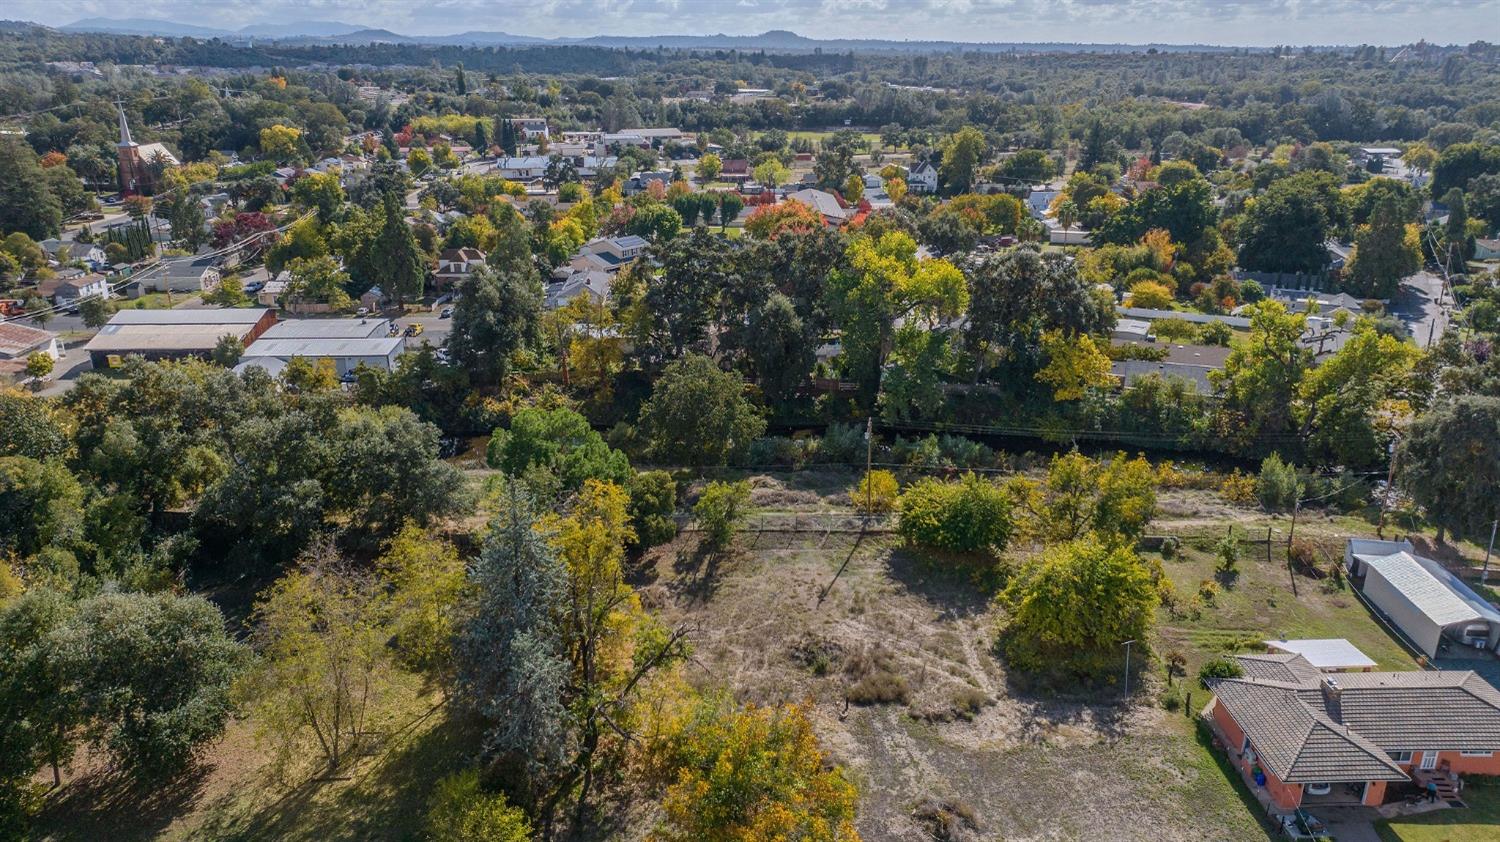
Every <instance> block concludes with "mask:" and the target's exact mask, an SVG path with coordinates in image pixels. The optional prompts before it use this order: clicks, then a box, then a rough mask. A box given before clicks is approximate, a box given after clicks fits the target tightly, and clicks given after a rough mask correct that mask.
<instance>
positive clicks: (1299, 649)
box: [1266, 637, 1377, 672]
mask: <svg viewBox="0 0 1500 842" xmlns="http://www.w3.org/2000/svg"><path fill="white" fill-rule="evenodd" d="M1266 648H1267V649H1270V650H1271V651H1272V652H1281V653H1285V654H1288V655H1301V656H1302V657H1303V658H1305V659H1306V660H1307V662H1308V663H1310V664H1312V665H1313V666H1315V667H1317V668H1318V669H1319V670H1320V671H1322V672H1369V671H1370V670H1372V669H1375V667H1376V666H1377V664H1376V663H1375V662H1374V661H1373V660H1371V659H1370V656H1369V655H1366V654H1365V653H1363V652H1361V651H1359V648H1358V647H1356V646H1355V645H1354V644H1352V643H1350V642H1349V641H1347V640H1345V639H1343V638H1342V637H1331V638H1319V639H1300V640H1268V641H1266Z"/></svg>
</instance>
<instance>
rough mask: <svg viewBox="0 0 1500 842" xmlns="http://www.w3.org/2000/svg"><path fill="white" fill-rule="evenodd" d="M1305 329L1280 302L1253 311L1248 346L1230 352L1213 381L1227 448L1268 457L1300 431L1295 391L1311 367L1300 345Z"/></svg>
mask: <svg viewBox="0 0 1500 842" xmlns="http://www.w3.org/2000/svg"><path fill="white" fill-rule="evenodd" d="M1305 325H1306V317H1305V316H1304V315H1303V314H1301V313H1288V312H1287V310H1286V307H1285V306H1283V305H1282V304H1281V303H1280V302H1277V301H1262V302H1261V303H1259V304H1255V305H1252V307H1251V311H1250V341H1249V342H1247V343H1245V344H1244V345H1242V346H1240V347H1238V348H1235V349H1234V350H1232V351H1230V352H1229V358H1228V359H1227V360H1225V362H1224V370H1223V371H1217V372H1211V373H1210V374H1209V379H1210V380H1211V381H1213V383H1214V386H1215V389H1216V390H1217V391H1218V393H1219V394H1220V395H1221V396H1222V403H1221V406H1220V413H1221V419H1220V422H1219V429H1220V431H1221V433H1222V434H1223V435H1224V437H1225V439H1226V442H1227V443H1229V444H1230V445H1231V446H1232V447H1234V448H1235V449H1236V450H1239V451H1241V452H1247V453H1255V452H1265V451H1266V450H1269V449H1271V448H1273V447H1274V446H1275V445H1277V444H1280V443H1282V442H1284V441H1285V437H1286V436H1287V435H1288V434H1289V433H1293V432H1295V427H1296V398H1297V390H1298V388H1299V387H1300V385H1301V383H1302V377H1303V375H1304V374H1305V373H1306V372H1307V369H1308V368H1309V367H1310V366H1311V364H1312V351H1311V349H1309V348H1308V347H1307V346H1306V345H1303V344H1302V343H1301V342H1300V341H1299V340H1300V339H1301V337H1302V332H1303V330H1304V328H1305Z"/></svg>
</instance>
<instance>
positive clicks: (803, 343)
mask: <svg viewBox="0 0 1500 842" xmlns="http://www.w3.org/2000/svg"><path fill="white" fill-rule="evenodd" d="M816 342H817V336H815V335H813V334H812V332H811V331H809V330H808V329H807V325H806V324H805V323H804V322H803V321H802V317H801V316H800V315H798V314H797V306H796V305H795V304H793V303H792V300H791V299H790V298H787V297H786V296H785V295H783V294H781V293H780V292H775V293H772V294H771V295H770V296H769V297H768V298H767V299H766V301H765V303H764V304H762V305H761V306H760V307H759V308H758V309H756V310H755V312H753V313H752V314H751V315H750V322H749V324H748V325H747V326H746V331H745V351H746V358H747V361H748V362H749V363H750V367H751V370H752V371H753V372H754V374H755V379H756V382H757V383H758V384H759V385H760V389H761V392H763V393H764V394H765V396H766V400H767V401H768V402H770V403H771V404H773V405H775V404H780V403H783V402H785V401H788V400H790V399H791V398H793V397H795V396H796V394H797V391H798V389H800V388H801V387H802V385H803V384H804V383H806V382H807V378H808V375H809V374H811V372H812V369H813V364H814V363H815V362H816V359H817V358H816V353H815V351H816V349H815V347H814V343H816Z"/></svg>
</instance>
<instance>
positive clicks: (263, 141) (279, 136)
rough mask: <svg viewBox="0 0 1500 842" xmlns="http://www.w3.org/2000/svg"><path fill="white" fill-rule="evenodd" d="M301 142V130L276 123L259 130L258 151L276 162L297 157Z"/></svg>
mask: <svg viewBox="0 0 1500 842" xmlns="http://www.w3.org/2000/svg"><path fill="white" fill-rule="evenodd" d="M301 140H302V130H301V129H298V128H294V127H292V126H283V125H281V124H280V123H277V124H276V125H274V126H267V127H265V128H263V129H261V130H260V151H261V153H262V154H264V155H266V156H268V157H271V158H274V159H275V160H277V161H285V160H288V159H290V158H294V157H296V156H297V152H298V150H299V148H300V144H301Z"/></svg>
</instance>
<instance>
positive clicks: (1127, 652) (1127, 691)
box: [1125, 640, 1135, 699]
mask: <svg viewBox="0 0 1500 842" xmlns="http://www.w3.org/2000/svg"><path fill="white" fill-rule="evenodd" d="M1132 643H1135V641H1134V640H1127V641H1125V698H1126V699H1129V698H1130V644H1132Z"/></svg>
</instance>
